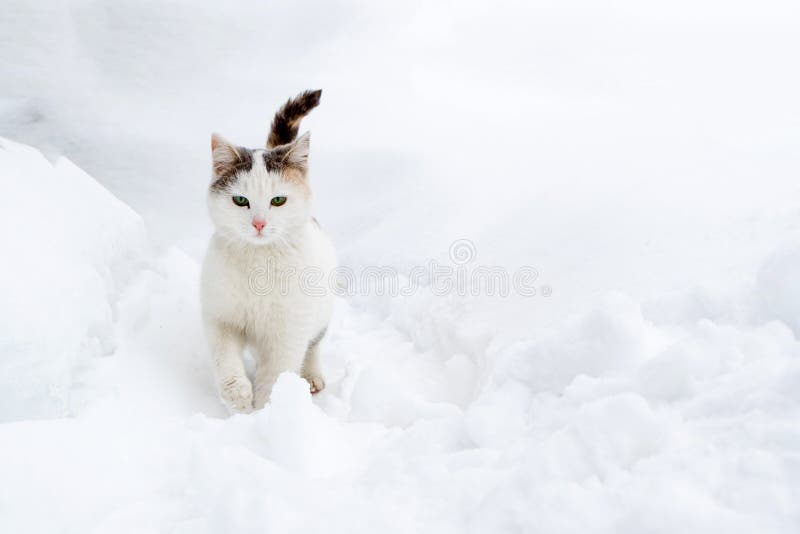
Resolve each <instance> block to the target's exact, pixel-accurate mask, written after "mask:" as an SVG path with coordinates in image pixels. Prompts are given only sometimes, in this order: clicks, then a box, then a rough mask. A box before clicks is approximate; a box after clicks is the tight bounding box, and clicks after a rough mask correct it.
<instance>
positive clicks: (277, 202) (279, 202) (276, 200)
mask: <svg viewBox="0 0 800 534" xmlns="http://www.w3.org/2000/svg"><path fill="white" fill-rule="evenodd" d="M269 203H270V204H272V205H273V206H283V205H284V204H286V197H272V200H270V201H269Z"/></svg>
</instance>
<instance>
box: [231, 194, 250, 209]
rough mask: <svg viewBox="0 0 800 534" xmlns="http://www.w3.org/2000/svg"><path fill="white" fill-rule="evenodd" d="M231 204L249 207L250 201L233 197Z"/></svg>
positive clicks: (245, 198)
mask: <svg viewBox="0 0 800 534" xmlns="http://www.w3.org/2000/svg"><path fill="white" fill-rule="evenodd" d="M233 203H234V204H236V205H237V206H247V207H250V201H249V200H247V197H239V196H235V197H233Z"/></svg>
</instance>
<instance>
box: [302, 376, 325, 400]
mask: <svg viewBox="0 0 800 534" xmlns="http://www.w3.org/2000/svg"><path fill="white" fill-rule="evenodd" d="M303 378H305V379H306V380H307V381H308V385H309V388H310V389H311V394H312V395H314V394H316V393H319V392H320V391H322V390H323V389H325V379H324V378H322V375H321V374H318V373H313V374H307V375H303Z"/></svg>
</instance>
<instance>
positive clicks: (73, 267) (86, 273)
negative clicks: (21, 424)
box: [0, 139, 145, 421]
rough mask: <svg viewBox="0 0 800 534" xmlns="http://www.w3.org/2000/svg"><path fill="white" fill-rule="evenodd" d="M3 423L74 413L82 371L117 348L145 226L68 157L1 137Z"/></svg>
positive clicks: (0, 387)
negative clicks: (119, 301)
mask: <svg viewBox="0 0 800 534" xmlns="http://www.w3.org/2000/svg"><path fill="white" fill-rule="evenodd" d="M0 187H2V190H3V191H4V194H3V195H2V196H0V212H2V214H3V220H4V224H3V230H2V234H0V249H2V250H3V251H4V254H3V276H2V278H0V292H2V294H3V305H2V307H0V340H2V341H0V392H2V399H3V400H2V402H0V421H8V420H15V419H30V418H37V417H58V416H63V415H67V414H68V413H70V412H71V408H72V403H73V399H74V394H75V392H76V388H79V387H80V369H81V368H82V367H83V366H86V365H88V364H89V362H90V360H92V359H93V358H95V357H98V356H102V355H106V354H110V353H111V352H112V351H113V350H114V347H115V343H116V340H115V338H114V335H113V320H114V308H113V303H114V301H115V300H116V298H117V296H118V294H119V292H120V290H121V288H122V287H123V286H124V284H125V282H126V280H128V279H129V277H130V276H131V274H132V271H134V270H135V269H136V268H137V264H139V263H140V262H141V261H142V260H143V254H144V250H145V236H144V224H143V222H142V220H141V218H140V217H139V216H138V215H137V214H136V213H134V212H133V211H132V210H131V209H130V208H128V207H127V206H126V205H125V204H123V203H122V202H120V201H119V200H117V199H116V198H115V197H114V195H112V194H111V193H109V192H108V191H107V190H106V189H105V188H103V187H102V186H100V185H99V184H98V183H97V182H95V181H94V180H93V179H92V178H91V177H90V176H88V175H87V174H86V173H84V172H83V171H81V170H80V169H79V168H77V167H76V166H75V165H74V164H73V163H72V162H70V161H69V160H67V159H66V158H59V159H58V160H57V161H56V162H55V163H54V164H51V163H50V162H48V161H47V160H46V159H45V158H44V157H43V156H42V155H41V154H40V153H39V152H37V151H36V150H34V149H32V148H30V147H27V146H24V145H20V144H17V143H14V142H12V141H9V140H7V139H0Z"/></svg>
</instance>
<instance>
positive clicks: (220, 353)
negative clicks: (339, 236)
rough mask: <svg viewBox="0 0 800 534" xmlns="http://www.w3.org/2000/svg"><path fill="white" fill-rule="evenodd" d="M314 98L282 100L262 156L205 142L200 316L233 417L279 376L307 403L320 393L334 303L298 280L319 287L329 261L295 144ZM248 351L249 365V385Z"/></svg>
mask: <svg viewBox="0 0 800 534" xmlns="http://www.w3.org/2000/svg"><path fill="white" fill-rule="evenodd" d="M321 94H322V91H321V90H317V91H305V92H304V93H301V94H300V95H298V96H297V97H295V98H293V99H290V100H288V101H287V102H286V103H285V104H284V105H283V106H282V107H281V108H280V109H279V110H278V112H277V113H276V114H275V118H274V119H273V121H272V125H271V129H270V132H269V136H268V137H267V143H266V148H265V149H249V148H244V147H241V146H235V145H233V144H231V143H230V142H228V141H227V140H225V139H224V138H222V137H221V136H219V135H218V134H212V136H211V152H212V160H213V172H212V180H211V184H210V186H209V189H208V210H209V214H210V216H211V220H212V222H213V224H214V229H215V231H214V234H213V236H212V237H211V240H210V243H209V246H208V251H207V253H206V256H205V261H204V262H203V270H202V280H201V286H202V312H203V322H204V326H205V330H206V335H207V338H208V342H209V344H210V349H211V355H212V358H213V361H214V364H215V369H216V377H217V383H218V388H219V394H220V396H221V398H222V400H223V402H224V403H225V404H226V405H227V406H228V407H229V408H230V409H231V410H232V411H234V412H245V413H246V412H250V411H252V410H253V409H260V408H263V407H264V405H265V404H266V403H267V401H268V400H269V396H270V392H271V390H272V386H273V384H274V383H275V380H276V379H277V377H278V375H280V374H281V373H282V372H285V371H292V372H295V373H299V374H300V375H301V376H303V377H304V378H305V379H306V380H307V381H308V383H309V388H310V391H311V392H312V393H317V392H319V391H321V390H322V389H323V388H324V387H325V380H324V378H323V376H322V370H321V368H320V361H319V347H320V342H321V341H322V338H323V336H324V335H325V333H326V331H327V328H328V323H329V321H330V317H331V313H332V308H333V294H332V292H331V291H327V290H324V291H319V289H320V288H313V289H314V290H313V291H312V290H309V289H308V288H307V287H305V286H304V283H303V277H302V276H300V274H299V273H302V272H304V270H310V269H313V270H314V271H315V272H318V273H319V279H321V280H325V279H326V278H325V275H329V274H330V273H331V272H332V271H333V270H334V269H335V268H336V254H335V250H334V247H333V244H332V242H331V240H330V239H329V238H328V237H327V236H326V235H325V233H324V232H323V231H322V229H321V228H320V226H319V224H318V223H317V222H316V219H314V218H313V217H312V216H311V186H310V183H309V179H308V153H309V146H310V145H309V139H310V134H309V133H308V132H306V133H305V134H303V135H301V136H300V137H298V136H297V134H298V128H299V126H300V121H301V120H302V119H303V117H305V116H306V115H307V114H308V113H309V112H310V111H311V110H312V109H314V108H315V107H317V105H318V104H319V101H320V97H321ZM276 281H279V282H280V283H277V282H276ZM254 282H256V283H254ZM245 348H249V349H250V350H251V352H252V354H253V356H254V359H255V362H256V370H255V374H254V377H253V382H252V383H251V381H250V379H249V378H248V376H247V373H246V371H245V366H244V363H243V361H242V353H243V351H244V350H245Z"/></svg>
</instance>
